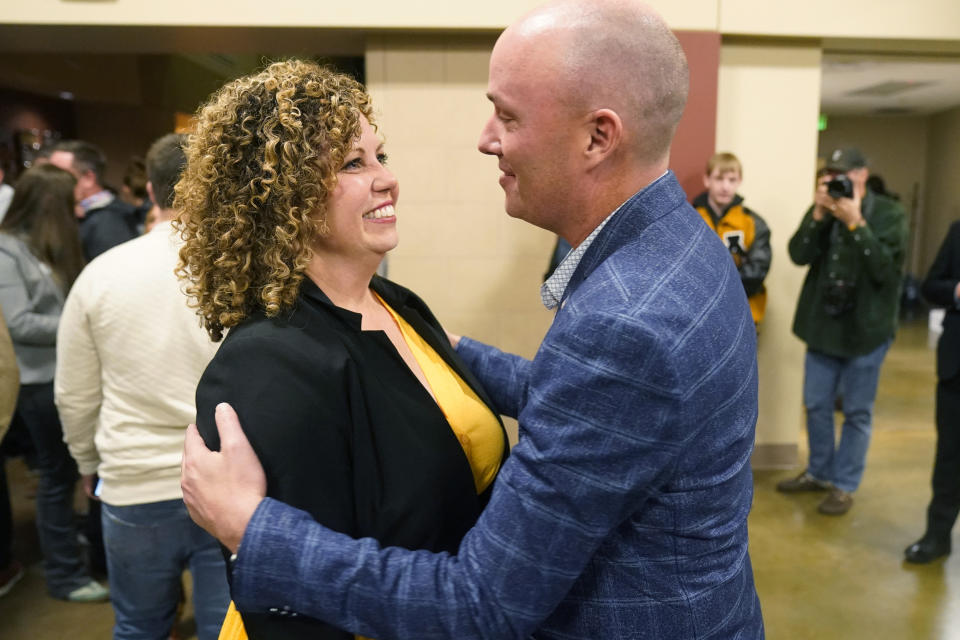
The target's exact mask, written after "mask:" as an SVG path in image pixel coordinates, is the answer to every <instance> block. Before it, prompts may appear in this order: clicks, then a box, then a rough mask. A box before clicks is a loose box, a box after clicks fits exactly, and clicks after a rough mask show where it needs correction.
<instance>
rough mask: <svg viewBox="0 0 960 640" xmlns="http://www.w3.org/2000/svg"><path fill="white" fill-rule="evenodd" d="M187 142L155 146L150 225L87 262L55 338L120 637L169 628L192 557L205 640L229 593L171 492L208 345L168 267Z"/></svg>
mask: <svg viewBox="0 0 960 640" xmlns="http://www.w3.org/2000/svg"><path fill="white" fill-rule="evenodd" d="M183 143H184V139H183V136H178V135H175V134H170V135H167V136H164V137H163V138H160V139H159V140H158V141H156V142H155V143H154V144H153V146H151V147H150V151H149V153H148V154H147V175H148V179H149V181H150V182H149V183H148V185H147V189H148V191H149V192H150V196H151V198H152V199H153V201H154V202H155V203H156V205H157V208H158V209H159V216H158V223H157V225H156V226H155V227H154V228H153V229H152V230H151V231H150V232H149V233H147V234H146V235H144V236H142V237H140V238H136V239H134V240H131V241H129V242H126V243H124V244H122V245H119V246H117V247H114V248H113V249H111V250H109V251H107V252H106V253H104V254H103V255H101V256H99V257H97V258H96V259H95V260H93V261H92V262H91V263H90V264H89V265H88V266H87V267H86V269H84V271H83V272H82V273H81V274H80V277H79V278H77V281H76V283H75V284H74V285H73V288H72V289H71V291H70V295H69V296H68V298H67V301H66V305H65V307H64V310H63V316H62V318H61V321H60V329H59V332H58V335H57V371H56V377H55V394H56V402H57V407H58V409H59V411H60V418H61V420H62V422H63V431H64V439H65V440H66V442H67V445H68V446H69V448H70V453H71V455H72V456H73V457H74V458H75V459H76V461H77V465H78V467H79V469H80V473H81V475H82V478H83V483H84V489H85V490H86V491H87V494H88V495H90V496H91V497H92V496H97V497H99V499H100V500H102V502H103V509H102V512H103V513H102V521H103V532H104V544H105V547H106V552H107V567H108V570H109V578H110V588H111V592H112V593H111V595H112V598H111V599H112V601H113V608H114V612H115V614H116V625H115V627H114V638H115V639H117V640H123V639H126V638H141V637H157V638H159V637H166V634H167V633H168V632H169V631H170V628H171V626H172V625H173V623H174V618H175V613H176V608H177V603H178V601H179V598H180V589H181V587H180V576H181V574H182V572H183V570H184V569H185V568H187V567H189V569H190V572H191V574H192V576H193V599H194V609H195V611H196V621H197V635H198V637H199V638H200V640H207V639H210V640H213V639H215V638H216V637H217V635H218V632H219V628H220V624H221V622H222V621H223V617H224V614H225V613H226V610H227V606H228V603H229V593H228V588H227V583H226V572H225V567H224V561H223V557H222V555H221V553H220V549H219V546H218V545H217V543H216V541H215V540H214V539H213V538H212V537H211V536H210V535H209V534H207V533H206V532H204V531H203V530H202V529H200V527H198V526H197V525H195V524H194V523H193V522H192V521H191V520H190V516H189V515H188V514H187V511H186V508H185V507H184V505H183V500H182V494H181V491H180V459H181V453H182V450H183V436H184V432H185V429H186V425H187V424H188V423H190V422H192V421H193V420H194V419H195V414H196V409H195V406H194V394H195V390H196V386H197V381H198V380H199V379H200V376H201V374H202V373H203V370H204V369H205V368H206V366H207V363H208V362H209V361H210V359H211V358H212V357H213V355H214V353H215V352H216V349H217V345H216V344H215V343H213V342H211V341H210V339H209V337H208V336H207V333H206V332H205V331H204V330H203V329H202V328H201V327H200V322H199V319H198V317H197V316H196V314H195V313H194V312H193V310H191V309H190V308H189V307H188V306H187V297H186V295H185V294H184V293H183V291H182V290H181V286H180V283H179V281H178V280H177V277H176V275H175V274H174V269H175V268H176V266H177V261H178V252H179V249H180V245H181V242H180V239H179V237H178V236H177V234H176V232H175V231H174V230H173V228H172V225H171V221H172V220H173V219H174V218H175V217H176V216H177V212H176V211H175V210H173V208H172V206H173V197H174V193H173V187H174V185H175V184H176V182H177V180H178V179H179V175H180V172H181V170H182V168H183V165H184V163H185V161H186V160H185V157H184V153H183V149H182V144H183Z"/></svg>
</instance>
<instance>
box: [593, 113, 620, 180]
mask: <svg viewBox="0 0 960 640" xmlns="http://www.w3.org/2000/svg"><path fill="white" fill-rule="evenodd" d="M587 127H588V133H589V136H590V140H589V142H588V144H587V148H586V149H585V150H584V153H585V155H586V157H587V160H588V162H589V164H590V165H591V166H595V165H598V164H600V163H601V162H602V161H603V160H605V159H606V158H608V157H609V156H610V154H612V153H613V152H614V151H615V150H616V149H617V147H619V146H620V142H621V141H622V140H623V120H621V119H620V116H619V115H618V114H617V112H616V111H613V110H612V109H597V110H596V111H593V112H591V113H590V115H589V119H588V121H587Z"/></svg>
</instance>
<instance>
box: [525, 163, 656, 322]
mask: <svg viewBox="0 0 960 640" xmlns="http://www.w3.org/2000/svg"><path fill="white" fill-rule="evenodd" d="M663 175H666V173H664V174H663ZM662 177H663V176H660V178H662ZM660 178H657V179H656V180H654V181H653V182H651V183H650V184H648V185H647V186H646V187H644V188H643V189H640V191H638V192H637V193H635V194H634V195H632V196H630V197H629V198H627V200H626V201H624V202H623V203H622V204H621V205H620V206H619V207H617V208H616V209H614V210H613V213H611V214H610V215H608V216H607V217H606V218H604V219H603V222H601V223H600V224H598V225H597V228H596V229H594V230H593V231H591V232H590V235H588V236H587V238H586V240H584V241H583V242H581V243H580V244H579V245H577V247H576V248H575V249H571V250H570V253H568V254H567V255H566V257H565V258H564V259H563V260H562V261H561V262H560V264H559V265H557V268H556V269H555V270H554V272H553V274H552V275H551V276H550V277H549V278H547V281H546V282H544V283H543V284H542V285H540V299H541V300H543V306H545V307H546V308H547V309H555V308H556V307H557V305H558V304H560V302H561V301H562V300H563V294H564V293H565V292H566V290H567V285H568V284H570V278H572V277H573V272H574V271H576V270H577V267H578V266H579V265H580V259H581V258H583V254H585V253H586V252H587V249H589V248H590V245H591V244H593V241H594V240H595V239H596V237H597V236H598V235H600V231H601V230H603V227H605V226H606V224H607V223H608V222H610V219H611V218H613V216H615V215H617V212H618V211H620V209H622V208H623V205H625V204H627V202H630V201H631V200H633V199H634V198H635V197H637V195H638V194H641V193H643V192H644V191H646V190H647V189H649V188H650V185H652V184H654V183H655V182H657V181H659V180H660Z"/></svg>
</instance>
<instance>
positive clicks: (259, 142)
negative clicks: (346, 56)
mask: <svg viewBox="0 0 960 640" xmlns="http://www.w3.org/2000/svg"><path fill="white" fill-rule="evenodd" d="M361 116H365V117H366V118H367V120H369V121H370V123H371V124H373V115H372V106H371V102H370V96H369V95H368V94H367V91H366V89H364V87H363V85H361V84H360V83H359V82H357V81H356V80H354V79H353V78H351V77H350V76H348V75H345V74H343V73H339V72H337V71H334V70H332V69H329V68H327V67H323V66H320V65H318V64H315V63H313V62H305V61H301V60H287V61H284V62H276V63H273V64H271V65H269V66H268V67H266V68H265V69H264V70H263V71H261V72H259V73H256V74H253V75H249V76H246V77H243V78H240V79H238V80H234V81H233V82H230V83H229V84H227V85H226V86H224V87H223V88H221V89H220V90H219V91H217V92H216V93H215V94H214V95H213V96H212V97H211V98H210V100H209V101H208V102H207V103H206V104H205V105H203V106H201V107H200V109H199V111H198V114H197V125H196V132H195V133H194V134H192V135H190V137H189V139H188V142H187V145H186V148H185V151H186V155H187V165H186V168H185V169H184V172H183V176H182V177H181V179H180V182H179V183H177V186H176V198H175V201H174V207H175V208H177V209H179V210H181V211H183V212H184V214H185V215H183V216H181V218H180V221H179V222H178V223H177V229H178V230H179V232H180V234H181V236H182V237H183V239H184V241H185V243H186V244H185V245H184V246H183V248H182V249H181V250H180V264H179V265H178V268H177V275H178V276H179V277H180V278H181V279H183V280H186V292H187V295H188V296H189V297H190V299H191V305H192V306H194V307H196V308H197V310H198V311H197V313H198V315H200V317H201V320H202V322H203V326H204V327H205V328H206V330H207V332H208V333H209V334H210V337H211V338H212V339H213V340H215V341H218V340H220V339H221V338H222V337H223V332H224V330H225V329H229V328H230V327H233V326H235V325H237V324H238V323H239V322H240V321H241V320H243V319H244V318H246V317H247V316H248V315H250V314H251V313H252V312H254V311H256V310H258V309H259V310H262V311H263V312H264V313H265V314H266V315H267V316H276V315H277V314H279V313H281V312H282V311H284V310H288V309H290V308H292V306H293V304H294V302H295V300H296V297H297V292H298V291H299V288H300V283H301V281H302V280H303V274H304V270H305V269H306V267H307V264H308V263H309V262H310V259H311V258H312V257H313V251H312V248H311V247H312V244H313V242H314V240H315V239H316V237H317V235H323V234H326V233H327V232H328V227H327V224H326V205H327V200H328V197H329V196H330V194H331V193H332V192H333V189H334V187H335V186H336V184H337V172H338V170H339V169H340V167H341V165H342V164H343V162H344V158H345V157H346V156H347V154H349V152H350V150H351V148H352V146H353V143H354V140H355V139H356V138H358V137H359V135H360V122H361Z"/></svg>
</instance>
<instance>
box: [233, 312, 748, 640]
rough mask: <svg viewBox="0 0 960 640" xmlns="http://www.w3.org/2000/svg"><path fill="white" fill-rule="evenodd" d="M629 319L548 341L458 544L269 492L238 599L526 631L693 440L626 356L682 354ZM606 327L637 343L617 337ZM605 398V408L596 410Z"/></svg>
mask: <svg viewBox="0 0 960 640" xmlns="http://www.w3.org/2000/svg"><path fill="white" fill-rule="evenodd" d="M625 322H628V321H627V320H624V319H623V318H621V317H619V316H615V315H606V314H584V318H583V319H582V320H581V321H578V322H576V323H571V326H570V327H568V328H567V332H565V333H564V335H563V336H562V337H561V338H556V336H555V340H553V341H552V344H551V345H550V347H549V348H547V347H544V348H542V349H541V352H540V356H539V357H538V363H537V365H536V373H533V374H531V375H532V376H533V377H535V379H536V382H537V384H536V387H537V402H535V403H534V402H531V403H529V404H528V405H527V407H526V408H524V410H523V413H522V415H521V416H520V422H521V424H522V425H535V426H536V428H534V427H533V426H528V428H527V433H528V435H527V436H526V437H524V438H521V439H520V442H519V444H518V445H517V446H516V447H514V449H513V452H512V453H511V456H510V458H509V459H508V461H507V463H506V464H505V465H504V467H503V470H502V471H501V473H500V475H499V476H498V478H497V482H496V484H495V486H494V491H493V496H492V498H491V501H490V504H489V505H488V506H487V508H486V509H485V510H484V512H483V514H482V515H481V516H480V519H479V521H478V522H477V525H476V526H475V527H474V528H473V529H472V530H471V531H470V532H469V533H468V534H467V535H466V537H465V538H464V539H463V542H462V543H461V546H460V549H459V551H458V553H457V555H456V556H450V555H447V554H431V553H427V552H423V551H407V550H403V549H397V548H387V549H380V548H379V546H378V545H377V543H376V541H375V540H372V539H369V538H366V539H361V540H352V539H350V538H348V537H347V536H343V535H340V534H336V533H333V532H330V531H327V530H325V529H323V528H322V527H317V526H316V525H315V524H313V523H310V522H309V521H308V520H307V519H305V518H304V515H305V514H302V513H299V512H297V511H296V510H293V509H290V508H289V507H288V506H286V505H282V504H279V503H277V502H276V501H273V500H269V499H267V500H264V501H262V502H261V504H260V505H259V506H258V508H257V511H256V512H255V514H254V516H253V519H252V520H251V522H250V524H249V525H248V527H247V530H246V532H245V534H244V538H243V541H242V542H241V547H240V552H239V553H238V556H239V559H238V561H237V564H236V565H235V573H234V583H233V585H234V593H233V595H234V599H235V600H236V602H237V603H238V605H242V606H245V607H249V608H263V609H266V608H267V607H271V606H272V607H286V606H289V607H290V608H291V609H292V610H294V611H299V612H301V613H305V614H307V615H310V616H314V617H317V618H320V619H323V620H327V621H329V622H331V623H332V624H335V625H337V626H338V627H341V628H344V629H348V630H350V631H352V632H354V633H359V634H362V635H364V636H370V637H376V638H418V639H421V640H427V639H431V638H434V639H440V638H461V639H467V638H498V639H505V638H517V639H520V638H526V637H529V635H530V634H531V633H532V632H533V631H534V630H535V629H536V628H537V627H538V626H539V625H540V623H541V622H542V621H543V620H544V619H545V618H546V617H547V616H548V615H549V614H550V613H551V612H552V611H553V610H554V609H555V608H556V606H557V604H558V603H559V602H560V601H561V600H562V598H563V597H564V596H565V595H566V594H567V593H568V592H569V591H570V589H571V586H572V585H573V584H574V582H575V581H576V580H577V579H578V577H579V576H580V575H581V573H582V572H583V569H584V567H585V566H586V564H587V563H588V562H589V561H590V559H591V557H592V556H593V555H594V553H595V552H596V551H597V549H598V548H599V546H600V545H601V544H602V542H603V540H604V539H606V538H607V536H608V535H609V534H610V531H611V530H612V529H613V528H615V527H616V526H618V525H619V524H620V523H621V522H623V520H624V519H625V518H626V517H627V516H628V514H630V513H633V512H636V511H637V510H638V509H640V508H641V506H642V505H643V504H644V503H645V502H646V501H647V500H648V499H649V497H650V495H651V494H652V493H653V492H654V491H656V487H657V486H659V482H660V480H661V479H662V477H663V474H665V473H668V472H669V470H670V469H671V468H672V467H673V465H674V461H675V459H676V456H677V455H678V454H679V452H680V451H682V450H683V449H684V448H685V447H688V446H690V443H689V442H686V441H685V439H686V438H688V437H689V434H688V433H683V432H682V430H680V429H677V428H676V425H675V423H674V418H675V416H676V415H677V412H678V406H677V398H676V397H675V396H674V394H673V393H671V392H667V391H665V390H664V389H662V388H660V387H659V386H656V385H651V384H646V383H645V381H644V380H642V379H638V377H637V376H636V375H632V374H631V372H633V371H635V367H636V363H635V362H633V361H629V362H628V361H626V359H625V355H624V354H625V353H629V354H635V353H642V354H645V357H646V358H647V359H648V361H649V362H650V363H657V366H658V368H660V369H661V370H662V371H663V372H664V376H666V377H670V376H671V375H673V374H671V373H669V371H674V372H675V371H676V369H675V364H674V362H675V361H674V358H676V357H683V354H679V355H674V354H673V353H672V352H671V350H670V349H669V348H668V347H669V345H667V344H666V342H665V341H663V340H662V339H659V338H658V337H657V336H656V335H655V333H654V332H648V331H639V332H638V331H637V330H636V327H630V326H625V325H624V323H625ZM750 328H751V329H752V324H751V325H750ZM610 336H627V337H629V339H630V340H632V341H634V344H631V345H630V348H629V349H623V348H622V342H621V341H620V340H613V339H610ZM559 372H563V374H562V375H560V374H559ZM734 400H735V399H731V400H730V402H734ZM598 403H601V404H603V405H604V409H605V412H606V413H607V417H608V418H609V419H608V420H603V421H599V422H598V421H597V420H595V419H593V418H591V415H590V414H591V410H592V409H595V408H596V407H597V405H598ZM637 416H649V418H648V421H647V422H646V423H645V425H644V426H645V432H644V437H643V438H637V437H630V436H629V433H627V432H626V431H624V432H622V433H621V432H620V431H618V429H619V428H620V427H621V426H622V427H623V428H624V429H625V430H626V429H628V425H631V424H634V422H635V421H636V419H637ZM751 435H752V432H751ZM751 441H752V439H751ZM571 451H576V452H577V453H576V463H575V464H574V463H572V462H571V453H570V452H571ZM245 549H247V550H248V551H244V550H245Z"/></svg>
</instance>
